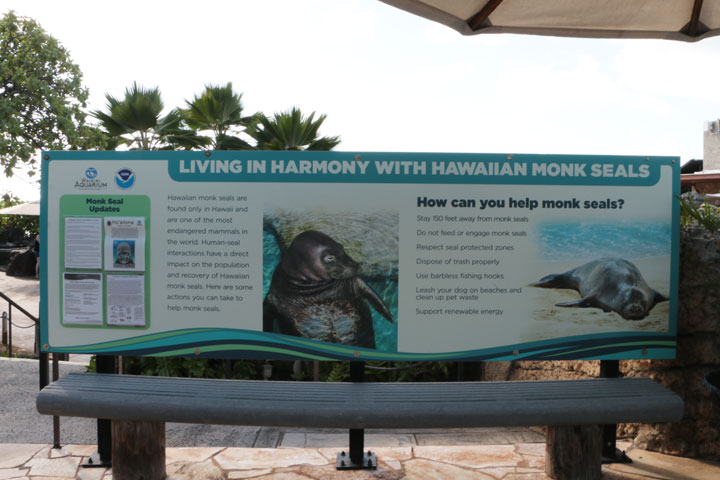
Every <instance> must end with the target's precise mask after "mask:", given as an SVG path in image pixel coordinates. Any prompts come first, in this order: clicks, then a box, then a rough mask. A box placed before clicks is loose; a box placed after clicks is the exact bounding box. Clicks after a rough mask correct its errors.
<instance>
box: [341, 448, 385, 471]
mask: <svg viewBox="0 0 720 480" xmlns="http://www.w3.org/2000/svg"><path fill="white" fill-rule="evenodd" d="M336 467H337V468H336V469H337V470H375V469H376V468H377V457H376V456H375V454H374V453H373V452H371V451H368V452H367V453H364V454H363V456H362V458H361V460H360V462H359V463H355V462H353V461H352V459H351V458H350V455H348V454H347V453H346V452H340V453H338V454H337V464H336Z"/></svg>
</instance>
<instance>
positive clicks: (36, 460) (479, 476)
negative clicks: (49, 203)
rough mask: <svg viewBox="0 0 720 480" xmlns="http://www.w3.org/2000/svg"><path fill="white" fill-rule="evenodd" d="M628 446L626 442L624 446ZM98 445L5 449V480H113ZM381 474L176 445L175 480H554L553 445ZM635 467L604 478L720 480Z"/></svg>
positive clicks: (319, 455)
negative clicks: (548, 457)
mask: <svg viewBox="0 0 720 480" xmlns="http://www.w3.org/2000/svg"><path fill="white" fill-rule="evenodd" d="M621 446H623V447H625V446H626V445H621ZM93 451H94V447H93V446H88V445H68V446H65V447H63V448H62V449H60V450H54V449H52V448H50V446H49V445H19V444H0V462H1V463H0V480H10V479H12V480H15V479H23V480H63V479H80V480H111V478H112V470H108V469H103V468H93V469H83V468H81V467H80V464H81V463H82V462H83V461H84V460H85V459H86V458H87V454H88V452H90V453H92V452H93ZM373 451H374V452H375V453H376V454H377V457H378V461H379V465H378V468H377V470H368V471H343V472H339V471H337V470H335V456H336V454H337V449H336V448H235V447H232V448H221V447H210V448H209V447H194V448H168V449H167V456H166V458H167V473H168V479H169V480H223V479H228V480H234V479H246V478H252V479H257V480H270V479H272V480H283V479H284V480H335V479H337V480H364V479H375V480H376V479H382V480H425V479H427V480H437V479H453V480H458V479H468V480H546V479H547V477H546V476H545V474H544V473H543V472H544V468H545V457H544V455H545V445H544V444H542V443H519V444H514V445H489V446H488V445H475V446H432V447H431V446H407V447H379V448H376V449H375V448H374V449H373ZM628 455H629V456H630V457H631V458H632V459H633V461H634V463H633V464H616V465H605V466H603V479H604V480H657V479H668V480H710V479H713V480H716V479H718V478H720V463H718V462H709V461H702V460H694V459H688V458H682V457H672V456H669V455H661V454H658V453H653V452H647V451H644V450H639V449H632V448H631V449H630V450H629V451H628Z"/></svg>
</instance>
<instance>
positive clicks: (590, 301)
mask: <svg viewBox="0 0 720 480" xmlns="http://www.w3.org/2000/svg"><path fill="white" fill-rule="evenodd" d="M555 306H556V307H572V308H602V309H603V311H605V312H609V311H610V310H609V309H608V308H607V306H606V305H603V304H602V303H600V302H599V301H598V299H597V297H596V296H595V295H594V294H593V295H588V296H587V297H583V298H581V299H579V300H575V301H573V302H562V303H556V304H555Z"/></svg>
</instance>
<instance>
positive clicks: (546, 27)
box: [381, 0, 720, 42]
mask: <svg viewBox="0 0 720 480" xmlns="http://www.w3.org/2000/svg"><path fill="white" fill-rule="evenodd" d="M381 1H382V2H385V3H388V4H390V5H393V6H395V7H398V8H401V9H403V10H407V11H408V12H411V13H414V14H416V15H419V16H421V17H425V18H428V19H430V20H434V21H436V22H440V23H442V24H445V25H447V26H449V27H451V28H454V29H455V30H457V31H458V32H460V33H462V34H463V35H474V34H480V33H520V34H532V35H553V36H562V37H588V38H659V39H667V40H681V41H686V42H695V41H697V40H702V39H703V38H707V37H712V36H715V35H718V34H720V0H381Z"/></svg>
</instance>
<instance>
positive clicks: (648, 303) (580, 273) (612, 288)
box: [530, 258, 668, 320]
mask: <svg viewBox="0 0 720 480" xmlns="http://www.w3.org/2000/svg"><path fill="white" fill-rule="evenodd" d="M530 286H531V287H542V288H568V289H573V290H577V291H578V292H580V295H582V298H581V299H579V300H576V301H574V302H565V303H556V304H555V306H557V307H579V308H585V307H593V308H601V309H602V310H603V311H605V312H611V311H612V312H616V313H618V314H619V315H620V316H621V317H623V318H624V319H626V320H642V319H643V318H645V317H647V316H648V313H649V312H650V310H652V308H653V307H654V306H655V305H656V304H658V303H660V302H665V301H667V300H668V297H666V296H665V295H663V294H661V293H660V292H658V291H657V290H653V289H652V288H650V287H649V286H648V284H647V283H646V282H645V279H644V278H643V276H642V275H641V274H640V270H638V268H637V267H636V266H635V265H633V264H632V263H630V262H628V261H627V260H624V259H622V258H601V259H598V260H593V261H592V262H589V263H586V264H585V265H581V266H579V267H577V268H574V269H572V270H570V271H567V272H565V273H556V274H553V275H548V276H547V277H544V278H541V279H540V281H538V282H535V283H531V284H530Z"/></svg>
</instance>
